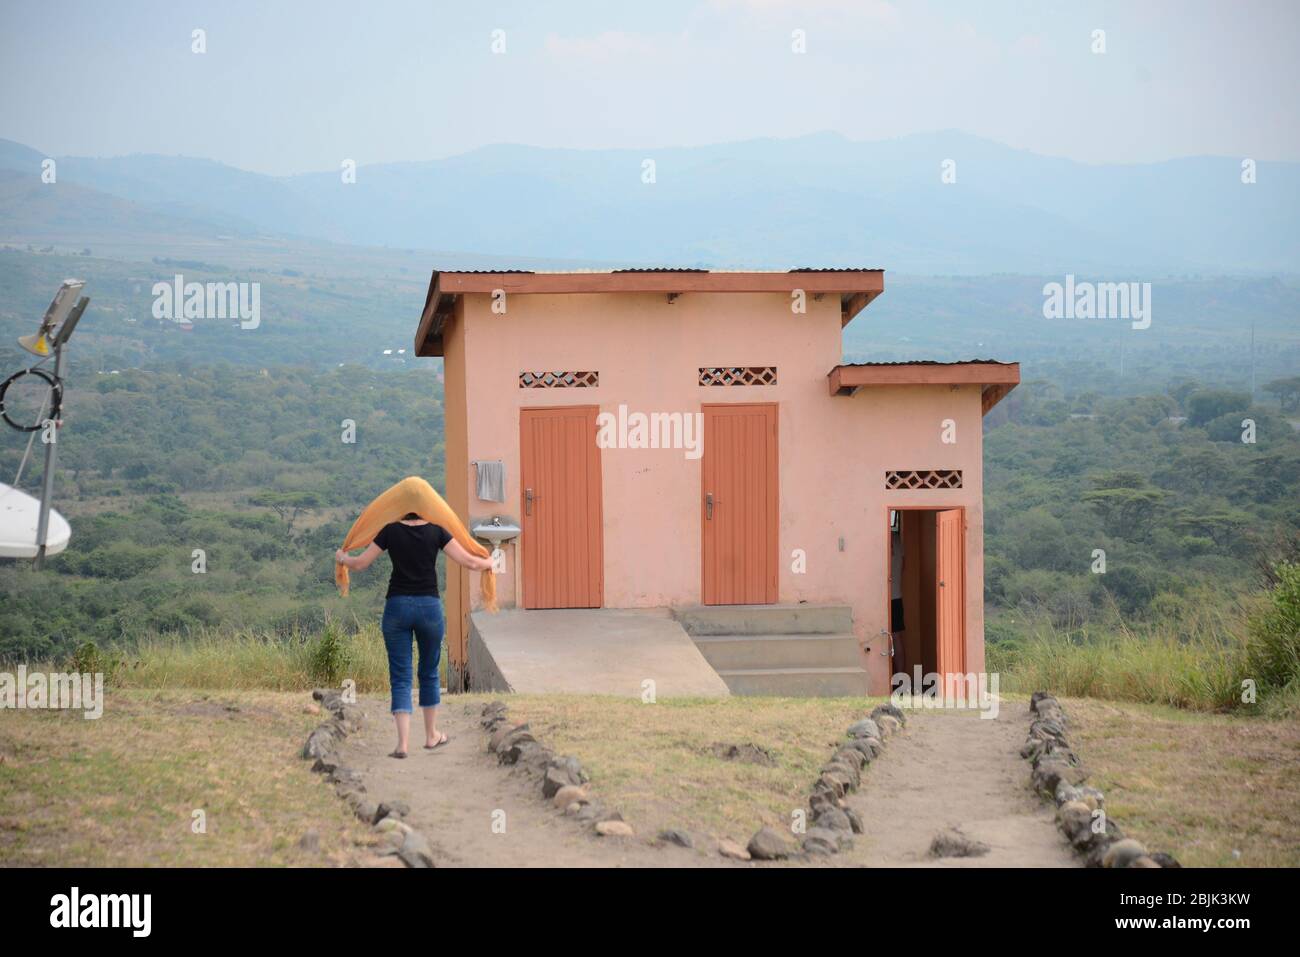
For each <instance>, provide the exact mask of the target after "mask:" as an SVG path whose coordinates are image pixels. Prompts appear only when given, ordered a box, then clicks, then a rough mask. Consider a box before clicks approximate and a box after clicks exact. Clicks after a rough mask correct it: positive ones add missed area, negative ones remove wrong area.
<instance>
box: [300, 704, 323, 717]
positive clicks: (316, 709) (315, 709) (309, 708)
mask: <svg viewBox="0 0 1300 957" xmlns="http://www.w3.org/2000/svg"><path fill="white" fill-rule="evenodd" d="M302 713H303V714H320V705H318V704H315V703H313V704H309V705H305V706H304V707H303V709H302Z"/></svg>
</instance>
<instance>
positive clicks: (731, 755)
mask: <svg viewBox="0 0 1300 957" xmlns="http://www.w3.org/2000/svg"><path fill="white" fill-rule="evenodd" d="M710 750H711V751H712V752H713V756H714V757H715V758H721V759H722V760H724V761H740V762H743V763H745V764H761V765H764V766H765V767H771V766H772V765H774V764H776V756H775V755H774V754H772V752H771V751H770V750H768V749H767V748H765V747H762V746H761V745H757V744H715V745H713V747H712V748H711V749H710Z"/></svg>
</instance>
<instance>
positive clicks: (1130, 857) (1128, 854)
mask: <svg viewBox="0 0 1300 957" xmlns="http://www.w3.org/2000/svg"><path fill="white" fill-rule="evenodd" d="M1146 856H1147V849H1146V848H1145V847H1143V846H1142V842H1141V841H1135V840H1133V838H1131V837H1126V838H1124V839H1123V840H1122V841H1116V842H1115V843H1114V844H1112V845H1111V846H1110V847H1109V848H1108V849H1107V850H1106V853H1105V855H1104V856H1103V857H1102V859H1101V866H1102V867H1111V868H1121V867H1130V866H1131V865H1132V864H1133V862H1134V861H1136V860H1137V859H1138V858H1139V857H1146Z"/></svg>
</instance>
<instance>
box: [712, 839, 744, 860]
mask: <svg viewBox="0 0 1300 957" xmlns="http://www.w3.org/2000/svg"><path fill="white" fill-rule="evenodd" d="M718 853H719V854H721V855H722V856H723V857H730V858H731V859H732V860H737V861H748V860H749V859H750V855H749V851H747V850H745V849H744V848H743V847H741V846H740V845H739V844H737V843H736V842H735V841H727V840H721V841H718Z"/></svg>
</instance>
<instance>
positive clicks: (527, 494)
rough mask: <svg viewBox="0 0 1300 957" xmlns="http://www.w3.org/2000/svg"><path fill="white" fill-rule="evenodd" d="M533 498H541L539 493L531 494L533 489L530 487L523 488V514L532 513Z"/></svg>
mask: <svg viewBox="0 0 1300 957" xmlns="http://www.w3.org/2000/svg"><path fill="white" fill-rule="evenodd" d="M534 498H541V496H540V495H533V490H532V489H530V488H526V489H524V514H525V515H532V514H533V499H534Z"/></svg>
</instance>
